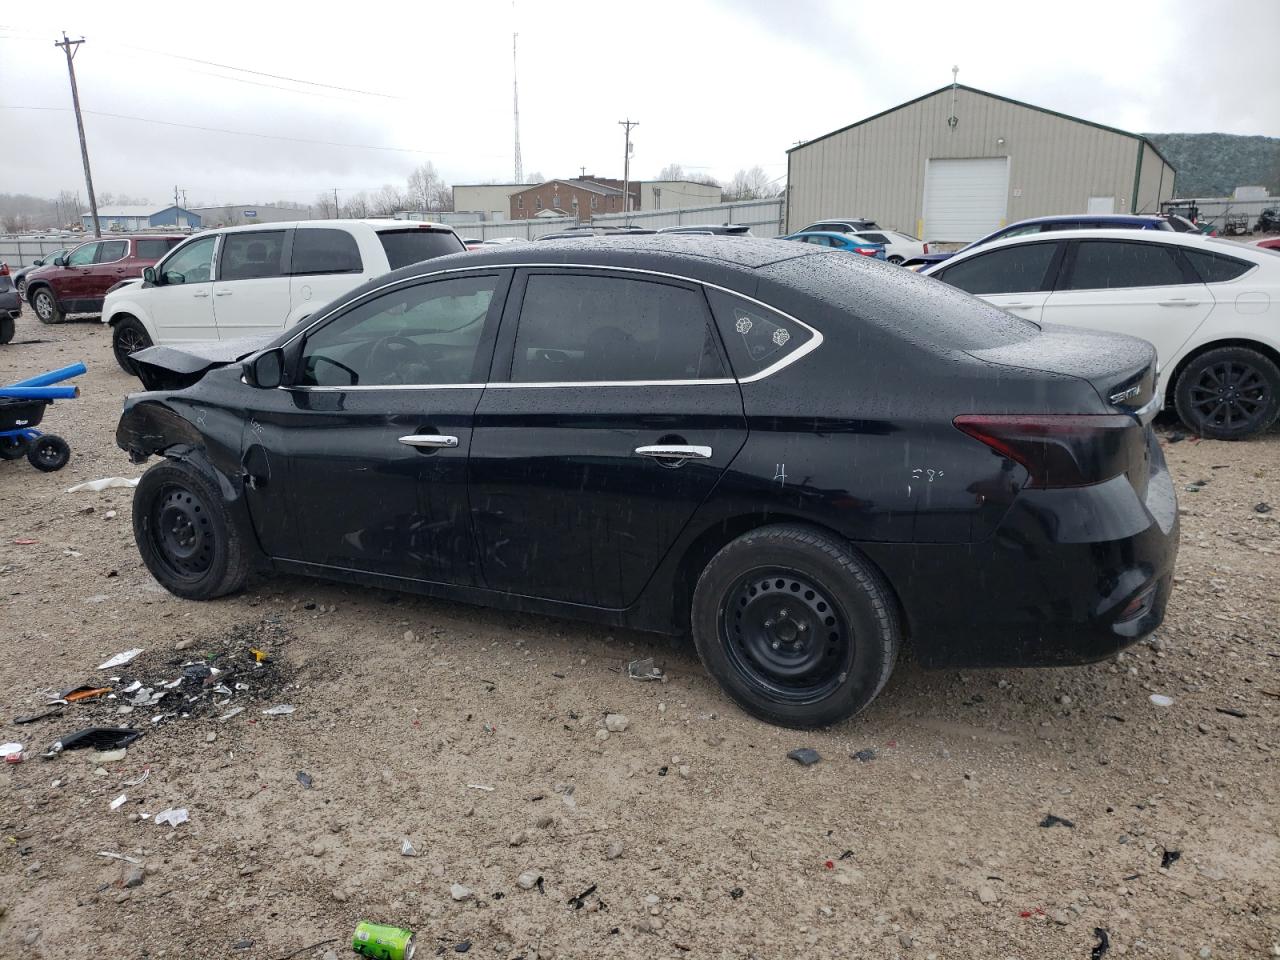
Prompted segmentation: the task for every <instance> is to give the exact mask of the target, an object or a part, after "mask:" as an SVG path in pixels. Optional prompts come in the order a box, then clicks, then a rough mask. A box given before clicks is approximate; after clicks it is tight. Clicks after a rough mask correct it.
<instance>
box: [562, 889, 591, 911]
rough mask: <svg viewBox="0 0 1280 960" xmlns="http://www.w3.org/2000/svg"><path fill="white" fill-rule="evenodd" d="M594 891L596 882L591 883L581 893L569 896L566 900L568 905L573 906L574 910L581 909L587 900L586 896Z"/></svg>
mask: <svg viewBox="0 0 1280 960" xmlns="http://www.w3.org/2000/svg"><path fill="white" fill-rule="evenodd" d="M595 892H596V884H594V883H593V884H591V886H589V887H587V889H585V890H583V891H582V892H581V893H579V894H577V895H576V896H572V897H570V898H569V900H568V903H569V906H571V907H573V909H575V910H581V909H582V907H583V905H584V904H585V903H586V902H587V897H589V896H591V895H592V894H593V893H595Z"/></svg>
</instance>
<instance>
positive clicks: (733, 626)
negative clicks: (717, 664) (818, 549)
mask: <svg viewBox="0 0 1280 960" xmlns="http://www.w3.org/2000/svg"><path fill="white" fill-rule="evenodd" d="M720 635H721V636H720V639H721V642H722V643H723V644H724V646H725V649H726V650H727V651H728V653H729V658H730V662H731V663H732V664H733V666H734V668H735V669H736V670H738V671H739V672H740V673H741V674H742V676H743V677H744V678H745V679H746V680H747V681H748V682H749V683H751V684H753V685H755V686H757V687H759V688H761V690H762V691H763V692H765V693H766V695H767V696H769V698H770V699H778V700H786V701H789V702H792V703H796V704H805V703H813V702H814V701H816V700H821V699H823V698H824V697H827V696H829V695H830V694H831V693H832V691H833V690H834V689H835V688H836V686H838V685H839V679H840V677H841V675H842V674H845V673H847V672H848V670H849V667H850V664H851V663H852V661H853V648H854V637H853V631H852V629H851V628H850V626H849V623H848V619H847V618H846V617H845V615H844V613H843V612H842V611H841V610H840V608H839V605H838V604H837V603H836V602H835V600H834V598H833V597H832V595H831V594H830V592H829V591H827V590H826V589H825V588H824V587H823V586H822V585H821V584H819V583H817V582H815V581H814V580H813V579H812V578H811V577H809V576H806V575H804V574H801V573H800V572H798V571H796V570H791V569H788V568H784V567H774V568H768V569H763V570H755V571H752V572H751V573H749V574H748V575H747V576H744V577H742V578H740V579H739V580H738V582H737V584H736V585H735V586H734V587H733V589H732V590H731V591H730V593H729V596H728V601H727V603H726V604H725V607H724V609H723V611H722V612H721V618H720Z"/></svg>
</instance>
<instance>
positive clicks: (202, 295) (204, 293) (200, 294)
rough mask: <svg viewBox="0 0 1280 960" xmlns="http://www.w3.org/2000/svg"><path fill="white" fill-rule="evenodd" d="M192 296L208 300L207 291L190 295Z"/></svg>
mask: <svg viewBox="0 0 1280 960" xmlns="http://www.w3.org/2000/svg"><path fill="white" fill-rule="evenodd" d="M192 296H193V297H204V298H205V299H206V300H208V299H209V291H208V290H203V291H201V292H199V293H193V294H192Z"/></svg>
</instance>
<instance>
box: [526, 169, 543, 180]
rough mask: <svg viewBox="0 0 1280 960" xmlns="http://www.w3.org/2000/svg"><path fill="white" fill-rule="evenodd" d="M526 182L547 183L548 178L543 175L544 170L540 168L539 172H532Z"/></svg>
mask: <svg viewBox="0 0 1280 960" xmlns="http://www.w3.org/2000/svg"><path fill="white" fill-rule="evenodd" d="M524 182H525V183H546V182H547V178H546V177H544V176H543V175H542V171H541V170H539V171H538V172H537V173H531V174H529V175H528V176H527V177H525V178H524Z"/></svg>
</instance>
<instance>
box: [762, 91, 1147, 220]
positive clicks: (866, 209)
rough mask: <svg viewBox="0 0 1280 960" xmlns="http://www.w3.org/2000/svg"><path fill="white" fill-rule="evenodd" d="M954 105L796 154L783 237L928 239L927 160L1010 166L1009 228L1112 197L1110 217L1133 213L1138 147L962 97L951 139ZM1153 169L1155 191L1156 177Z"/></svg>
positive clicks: (934, 105) (947, 97)
mask: <svg viewBox="0 0 1280 960" xmlns="http://www.w3.org/2000/svg"><path fill="white" fill-rule="evenodd" d="M952 95H953V91H952V90H951V89H950V88H946V89H944V90H940V91H938V92H937V93H935V94H933V95H931V96H929V97H926V98H924V99H922V100H919V101H917V102H915V103H911V104H907V105H905V106H903V107H900V108H898V109H897V110H894V111H893V112H891V113H887V114H885V115H884V116H882V117H879V118H877V119H875V120H870V121H868V122H866V123H864V124H861V125H859V126H856V127H853V128H852V129H849V130H845V131H843V132H841V133H836V134H832V135H831V136H828V137H826V138H824V139H821V140H818V141H815V142H813V143H809V144H805V145H803V146H800V147H797V148H796V149H795V150H793V151H792V152H791V154H790V160H791V169H790V178H789V183H790V185H791V187H790V209H789V211H788V215H787V225H788V228H789V229H790V230H797V229H799V228H801V227H803V226H805V225H806V224H808V223H811V222H812V221H814V220H820V219H823V218H826V217H837V216H861V217H870V218H871V219H874V220H876V221H877V222H879V223H881V224H882V225H884V226H887V227H891V228H894V229H898V230H905V231H906V232H907V233H912V234H915V233H917V232H918V231H920V230H923V234H922V237H923V239H929V225H928V224H926V223H923V222H922V220H923V201H924V176H925V161H926V160H928V159H930V158H964V157H1001V156H1008V157H1010V158H1011V161H1010V170H1009V205H1008V216H1007V218H1006V219H1007V221H1008V222H1012V221H1014V220H1021V219H1023V218H1024V217H1037V216H1046V215H1049V214H1056V213H1084V212H1085V211H1086V209H1087V206H1088V200H1089V197H1091V196H1095V197H1097V196H1114V197H1115V198H1116V207H1115V209H1116V212H1117V213H1127V212H1129V211H1130V209H1131V201H1132V199H1133V198H1132V196H1131V194H1132V192H1133V177H1134V171H1135V168H1136V164H1137V159H1138V144H1139V141H1138V140H1137V139H1134V138H1132V137H1129V136H1125V135H1124V134H1121V133H1114V132H1112V131H1110V130H1103V129H1100V128H1098V127H1093V126H1090V125H1088V124H1085V123H1079V122H1076V121H1073V120H1069V119H1066V118H1063V117H1058V116H1054V115H1052V114H1049V113H1044V112H1042V111H1039V110H1034V109H1031V108H1030V107H1025V106H1021V105H1019V104H1015V103H1009V102H1007V101H1005V100H1000V99H997V98H994V97H990V96H987V95H985V94H982V93H980V92H978V91H973V90H968V89H965V88H958V89H957V90H955V91H954V95H955V107H954V109H955V115H956V117H957V118H958V122H957V124H956V126H955V128H954V129H952V128H951V127H950V126H948V124H947V118H948V117H949V116H951V114H952ZM1001 140H1003V141H1004V142H1003V143H1001V142H1000V141H1001ZM1146 152H1147V153H1154V151H1151V150H1147V151H1146ZM1156 159H1157V160H1158V159H1159V158H1158V157H1157V158H1156ZM1144 161H1145V157H1144ZM1144 165H1145V163H1144ZM1152 169H1154V170H1155V181H1156V183H1157V185H1158V182H1159V167H1158V166H1156V167H1153V168H1152ZM1168 179H1169V177H1168V175H1167V173H1166V181H1167V180H1168ZM1169 190H1170V186H1169V184H1168V183H1167V182H1166V184H1165V191H1166V193H1165V195H1166V196H1167V195H1168V193H1167V191H1169ZM1146 191H1147V187H1146V183H1145V174H1144V183H1143V184H1142V193H1143V195H1144V196H1145V195H1146Z"/></svg>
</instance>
